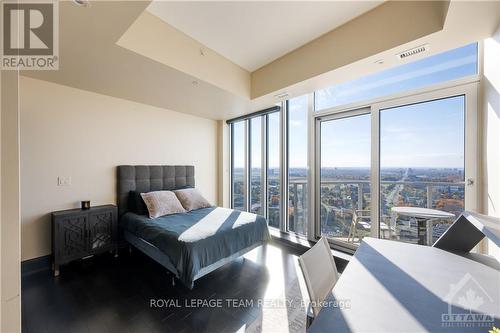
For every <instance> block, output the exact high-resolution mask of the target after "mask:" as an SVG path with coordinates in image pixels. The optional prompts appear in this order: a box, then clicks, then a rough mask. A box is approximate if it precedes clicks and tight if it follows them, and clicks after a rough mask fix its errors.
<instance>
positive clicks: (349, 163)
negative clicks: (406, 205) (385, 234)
mask: <svg viewBox="0 0 500 333" xmlns="http://www.w3.org/2000/svg"><path fill="white" fill-rule="evenodd" d="M366 112H370V111H369V110H359V111H355V112H354V113H349V114H347V115H343V116H340V117H338V116H333V117H331V118H325V119H320V120H319V121H318V124H319V126H318V127H319V128H318V129H319V131H320V133H319V154H320V162H319V163H320V169H319V178H320V184H319V185H320V188H319V201H320V202H319V204H320V207H319V217H320V231H321V235H322V236H327V237H329V238H331V239H335V240H337V241H342V242H344V243H351V244H357V243H359V241H360V239H361V238H362V237H364V236H367V235H369V234H370V232H371V226H372V223H371V219H370V165H371V164H370V161H371V156H370V152H371V134H370V133H371V115H370V113H366ZM317 144H318V143H317Z"/></svg>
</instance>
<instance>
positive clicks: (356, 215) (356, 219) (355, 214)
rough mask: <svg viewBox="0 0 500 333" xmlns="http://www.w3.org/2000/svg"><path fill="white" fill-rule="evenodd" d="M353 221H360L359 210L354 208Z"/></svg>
mask: <svg viewBox="0 0 500 333" xmlns="http://www.w3.org/2000/svg"><path fill="white" fill-rule="evenodd" d="M352 221H353V222H357V221H358V211H357V210H356V209H353V210H352Z"/></svg>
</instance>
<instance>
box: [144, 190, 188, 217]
mask: <svg viewBox="0 0 500 333" xmlns="http://www.w3.org/2000/svg"><path fill="white" fill-rule="evenodd" d="M141 197H142V199H143V200H144V203H145V204H146V207H148V212H149V217H150V218H152V219H155V218H157V217H160V216H164V215H170V214H177V213H185V212H186V211H185V210H184V208H183V207H182V205H181V203H180V202H179V199H177V196H176V195H175V193H174V192H172V191H154V192H148V193H141Z"/></svg>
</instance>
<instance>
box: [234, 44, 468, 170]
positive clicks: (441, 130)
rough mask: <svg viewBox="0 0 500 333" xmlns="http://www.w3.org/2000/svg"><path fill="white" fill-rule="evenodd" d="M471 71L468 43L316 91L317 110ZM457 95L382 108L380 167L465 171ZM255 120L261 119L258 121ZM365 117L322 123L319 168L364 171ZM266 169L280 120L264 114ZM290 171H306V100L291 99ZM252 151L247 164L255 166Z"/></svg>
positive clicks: (238, 157) (256, 153) (238, 150)
mask: <svg viewBox="0 0 500 333" xmlns="http://www.w3.org/2000/svg"><path fill="white" fill-rule="evenodd" d="M476 73H477V44H475V43H474V44H470V45H467V46H464V47H461V48H458V49H454V50H451V51H448V52H445V53H441V54H438V55H434V56H431V57H428V58H425V59H422V60H418V61H415V62H411V63H408V64H405V65H401V66H398V67H395V68H392V69H389V70H385V71H382V72H379V73H376V74H373V75H370V76H366V77H362V78H359V79H356V80H353V81H350V82H346V83H342V84H338V85H335V86H333V87H330V88H327V89H323V90H320V91H317V92H316V94H315V99H316V100H315V105H316V109H317V110H322V109H325V108H330V107H336V106H340V105H345V104H349V103H353V102H357V101H362V100H369V99H373V98H377V97H381V96H385V95H390V94H394V93H397V92H402V91H405V90H410V89H416V88H420V87H425V86H428V85H432V84H435V83H439V82H444V81H449V80H453V79H457V78H461V77H464V76H469V75H474V74H476ZM464 103H465V100H464V97H463V96H456V97H450V98H446V99H441V100H436V101H429V102H423V103H419V104H413V105H407V106H400V107H395V108H391V109H387V110H381V114H380V140H381V141H380V142H381V146H380V150H381V151H380V153H381V155H380V164H381V167H382V168H384V167H434V168H463V167H464V144H465V141H464V140H465V138H464V132H465V119H464V117H465V105H464ZM259 119H260V118H259ZM370 122H371V119H370V115H369V114H367V115H361V116H356V117H350V118H342V119H338V120H333V121H324V122H322V125H321V166H322V167H369V165H370V146H371V144H370V140H371V135H370V128H371V126H370ZM234 126H235V132H234V138H235V146H234V148H235V151H234V161H235V167H238V168H241V167H243V165H244V150H243V142H244V125H243V122H241V123H236V124H235V125H234ZM268 129H269V148H268V150H269V166H270V167H271V168H277V167H279V114H278V113H274V114H270V115H269V125H268ZM288 131H289V167H290V168H305V167H306V165H307V137H308V136H307V96H300V97H297V98H293V99H291V100H290V101H289V129H288ZM252 132H253V133H254V135H252V147H258V146H260V136H258V135H255V134H257V133H260V121H259V120H257V119H255V120H252ZM260 154H261V150H260V147H259V148H252V165H253V167H258V166H259V165H260V162H261V156H260Z"/></svg>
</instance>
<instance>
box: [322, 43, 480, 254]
mask: <svg viewBox="0 0 500 333" xmlns="http://www.w3.org/2000/svg"><path fill="white" fill-rule="evenodd" d="M476 74H477V44H470V45H467V46H464V47H461V48H458V49H454V50H451V51H448V52H444V53H441V54H437V55H434V56H432V57H428V58H424V59H422V60H419V61H415V62H411V63H408V64H405V65H402V66H399V67H396V68H392V69H389V70H386V71H383V72H380V73H376V74H373V75H370V76H367V77H363V78H360V79H356V80H354V81H351V82H346V83H342V84H339V85H336V86H334V87H330V88H327V89H323V90H320V91H318V92H316V93H315V111H316V112H315V116H314V117H315V118H316V124H317V126H316V131H317V132H318V133H319V134H318V135H317V136H316V141H315V142H316V144H317V145H319V149H318V153H317V155H319V156H316V163H319V167H318V168H317V170H318V172H319V174H320V176H319V177H318V178H317V196H318V198H319V200H317V201H316V202H315V206H316V211H317V218H319V223H318V229H319V230H317V235H318V236H319V235H324V236H327V237H329V238H330V239H331V240H332V241H334V242H336V244H339V245H342V246H346V247H351V246H353V245H354V246H355V245H356V244H359V242H360V241H361V240H362V239H363V237H365V236H375V237H380V238H385V239H391V240H396V241H403V242H412V243H416V244H422V245H432V243H433V242H434V241H436V240H437V238H439V236H440V235H442V234H443V232H444V231H445V230H446V229H447V228H448V227H449V226H450V224H451V223H452V222H453V221H454V220H455V218H456V217H457V216H458V215H459V214H460V213H462V212H463V211H464V210H465V209H467V207H468V209H474V208H476V207H477V206H476V203H477V198H476V197H477V190H476V187H475V179H476V175H477V170H476V169H477V158H476V156H477V150H476V146H477V135H476V134H475V133H476V132H477V126H476V123H477V115H476V108H477V103H475V100H476V89H475V87H476V83H475V80H477V76H476ZM463 79H465V80H463ZM450 80H455V81H454V83H453V84H449V85H446V84H444V83H445V82H447V81H450ZM457 80H459V81H457ZM460 80H462V81H460ZM431 85H434V87H435V88H431V87H432V86H431ZM429 86H431V87H429ZM427 87H429V88H428V89H423V90H422V89H421V88H427ZM412 89H413V92H412V93H409V94H408V95H404V94H402V92H404V91H406V90H412ZM415 89H420V90H415ZM384 96H390V98H389V97H384ZM384 98H385V99H384ZM370 99H372V101H371V102H368V103H366V102H363V101H364V100H370ZM343 105H347V106H346V107H345V109H343ZM356 106H359V107H360V108H361V109H356ZM353 110H354V111H353ZM466 119H469V120H468V121H466ZM467 133H469V135H467ZM467 164H468V166H467Z"/></svg>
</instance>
